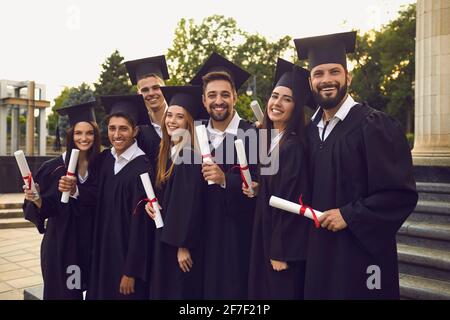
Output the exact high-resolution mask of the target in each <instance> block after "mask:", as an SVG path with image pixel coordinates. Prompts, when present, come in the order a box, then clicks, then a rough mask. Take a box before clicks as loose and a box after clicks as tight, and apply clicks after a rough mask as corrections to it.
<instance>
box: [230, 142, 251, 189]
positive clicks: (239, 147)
mask: <svg viewBox="0 0 450 320" xmlns="http://www.w3.org/2000/svg"><path fill="white" fill-rule="evenodd" d="M234 146H235V147H236V153H237V156H238V161H239V166H240V167H241V168H240V169H241V172H242V175H243V177H244V178H245V182H246V183H247V185H248V188H249V190H250V192H251V193H252V194H254V191H253V188H252V176H251V175H250V171H249V170H248V162H247V156H246V155H245V149H244V143H243V142H242V140H241V139H237V140H236V141H235V142H234Z"/></svg>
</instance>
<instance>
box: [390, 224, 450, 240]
mask: <svg viewBox="0 0 450 320" xmlns="http://www.w3.org/2000/svg"><path fill="white" fill-rule="evenodd" d="M398 234H400V235H408V236H414V237H419V238H427V239H437V240H443V241H450V224H445V223H438V224H435V223H427V222H417V221H409V220H407V221H405V223H403V225H402V226H401V228H400V230H399V231H398Z"/></svg>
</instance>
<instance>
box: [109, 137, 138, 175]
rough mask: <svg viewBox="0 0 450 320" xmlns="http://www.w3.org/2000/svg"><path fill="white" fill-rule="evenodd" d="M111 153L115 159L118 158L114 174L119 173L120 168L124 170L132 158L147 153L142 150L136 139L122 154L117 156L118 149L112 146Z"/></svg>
mask: <svg viewBox="0 0 450 320" xmlns="http://www.w3.org/2000/svg"><path fill="white" fill-rule="evenodd" d="M111 154H112V155H113V157H114V159H116V161H115V162H114V174H118V173H119V172H120V170H122V169H123V168H124V167H125V166H126V165H127V164H128V163H129V162H130V161H131V160H133V159H135V158H137V157H139V156H142V155H145V153H144V151H142V150H141V149H140V148H139V147H138V145H137V142H136V141H134V143H133V144H132V145H131V146H130V147H129V148H128V149H127V150H125V151H124V152H123V153H122V154H121V155H120V156H117V151H116V149H114V147H112V148H111Z"/></svg>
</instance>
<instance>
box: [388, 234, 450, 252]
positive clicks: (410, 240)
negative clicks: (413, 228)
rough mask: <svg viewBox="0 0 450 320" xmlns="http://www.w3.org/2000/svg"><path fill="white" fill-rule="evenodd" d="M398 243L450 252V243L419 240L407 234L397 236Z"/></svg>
mask: <svg viewBox="0 0 450 320" xmlns="http://www.w3.org/2000/svg"><path fill="white" fill-rule="evenodd" d="M397 243H398V244H405V245H410V246H415V247H421V248H428V249H435V250H445V251H450V241H445V240H436V239H427V238H417V237H415V236H411V235H407V234H400V233H398V234H397Z"/></svg>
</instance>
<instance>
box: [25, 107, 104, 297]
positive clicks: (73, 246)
mask: <svg viewBox="0 0 450 320" xmlns="http://www.w3.org/2000/svg"><path fill="white" fill-rule="evenodd" d="M94 105H95V101H94V102H88V103H84V104H80V105H74V106H70V107H66V108H61V109H58V110H57V112H58V113H59V114H61V115H68V116H69V124H70V128H69V129H68V131H67V139H66V140H67V150H66V152H64V153H63V154H62V155H61V156H60V157H57V158H55V159H52V160H49V161H47V162H45V163H44V164H43V165H42V166H41V168H39V170H38V172H37V173H36V176H35V181H36V183H37V184H38V189H40V190H39V194H40V195H36V194H33V193H32V191H31V190H26V191H25V199H26V200H25V203H24V213H25V218H26V219H28V220H30V221H32V222H33V223H34V224H35V225H36V227H37V228H38V230H39V232H40V233H44V238H43V239H42V245H41V269H42V277H43V280H44V299H45V300H48V299H58V300H62V299H75V300H81V299H82V298H83V296H82V292H83V290H86V286H87V280H88V278H89V258H90V256H89V253H90V248H91V225H92V219H93V215H94V210H95V203H96V178H95V173H96V172H95V166H94V163H95V159H96V156H97V155H98V153H99V151H100V134H99V130H98V127H97V124H96V122H95V116H94V112H93V107H94ZM74 148H77V149H79V150H80V153H79V158H78V165H77V171H76V172H75V176H74V177H66V172H67V166H68V162H69V159H70V154H71V151H72V149H74ZM63 191H69V192H70V199H69V203H67V204H65V203H61V192H63ZM45 220H47V224H46V227H44V225H45V224H44V222H45ZM74 272H75V273H74ZM72 275H74V276H75V278H74V279H78V280H79V281H77V280H75V281H71V280H70V279H69V277H71V276H72ZM80 276H81V278H80Z"/></svg>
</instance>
